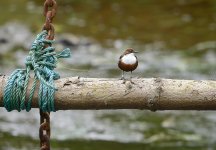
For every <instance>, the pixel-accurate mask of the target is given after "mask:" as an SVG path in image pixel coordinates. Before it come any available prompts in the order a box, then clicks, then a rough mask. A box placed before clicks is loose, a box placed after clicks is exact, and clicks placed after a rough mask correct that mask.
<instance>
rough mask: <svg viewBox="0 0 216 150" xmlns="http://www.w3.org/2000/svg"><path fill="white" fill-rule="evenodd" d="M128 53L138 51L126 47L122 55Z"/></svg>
mask: <svg viewBox="0 0 216 150" xmlns="http://www.w3.org/2000/svg"><path fill="white" fill-rule="evenodd" d="M130 53H138V52H137V51H135V50H133V49H132V48H128V49H126V50H125V52H124V55H126V54H130Z"/></svg>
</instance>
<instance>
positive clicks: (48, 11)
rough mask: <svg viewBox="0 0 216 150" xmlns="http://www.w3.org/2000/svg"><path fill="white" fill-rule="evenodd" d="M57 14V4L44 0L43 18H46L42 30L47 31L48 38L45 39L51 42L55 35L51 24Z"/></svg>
mask: <svg viewBox="0 0 216 150" xmlns="http://www.w3.org/2000/svg"><path fill="white" fill-rule="evenodd" d="M56 12H57V3H56V1H55V0H45V2H44V10H43V13H44V16H45V17H46V20H45V24H44V26H43V30H47V32H48V37H47V39H49V40H53V39H54V35H55V29H54V26H53V24H52V21H53V18H54V17H55V15H56Z"/></svg>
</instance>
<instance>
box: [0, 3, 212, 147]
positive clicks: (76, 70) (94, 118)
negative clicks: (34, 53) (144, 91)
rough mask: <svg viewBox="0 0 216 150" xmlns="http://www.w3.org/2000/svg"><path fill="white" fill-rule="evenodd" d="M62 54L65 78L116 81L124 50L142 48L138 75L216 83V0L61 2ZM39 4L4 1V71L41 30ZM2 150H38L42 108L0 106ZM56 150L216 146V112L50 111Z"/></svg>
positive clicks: (0, 50) (0, 43) (0, 33)
mask: <svg viewBox="0 0 216 150" xmlns="http://www.w3.org/2000/svg"><path fill="white" fill-rule="evenodd" d="M58 3H59V11H58V16H57V17H56V18H55V20H54V25H55V27H56V32H57V35H56V44H55V46H56V49H57V50H61V49H63V48H64V47H70V48H71V50H72V58H71V59H67V60H63V61H60V62H59V65H58V68H57V70H58V71H59V72H60V73H61V76H62V77H66V76H83V77H108V78H110V77H115V78H119V77H120V74H121V72H120V71H119V70H118V68H117V61H118V57H119V55H120V54H121V53H122V50H123V49H125V48H127V47H133V48H134V49H136V50H138V51H139V52H140V53H139V54H138V58H139V62H140V63H139V67H138V69H137V70H136V71H135V72H134V74H133V75H134V76H135V77H147V78H149V77H163V78H178V79H197V80H200V79H213V80H215V78H216V76H215V70H216V66H215V63H216V52H215V50H216V40H215V38H216V37H215V35H216V13H215V12H216V10H215V8H216V7H215V6H216V2H215V1H214V0H190V1H186V0H174V1H169V0H164V1H156V0H135V1H133V2H132V1H130V0H125V1H120V0H116V1H106V0H100V1H84V0H79V1H78V0H71V1H69V0H62V1H58ZM41 11H42V5H41V1H39V0H38V1H37V0H35V1H33V0H21V1H20V2H19V3H18V2H17V1H16V0H8V1H2V2H1V3H0V12H1V14H4V15H0V66H1V68H0V73H2V74H7V75H9V74H10V73H11V72H12V71H13V70H14V69H15V68H23V67H24V63H25V59H24V58H25V57H26V56H27V54H28V48H29V46H30V44H31V42H32V40H33V39H34V36H35V35H36V34H37V33H38V32H39V31H40V29H41V26H42V24H43V21H44V18H42V14H41ZM0 112H1V113H0V139H1V140H0V149H3V150H7V149H9V150H12V149H23V150H24V149H29V148H31V149H38V147H37V146H38V127H39V114H38V110H35V109H34V110H32V111H31V112H29V113H26V112H21V113H17V112H16V111H13V112H10V113H8V112H6V111H5V110H4V109H3V108H1V109H0ZM51 122H52V123H51V126H52V143H51V145H52V147H53V149H61V150H62V149H72V148H74V149H80V150H81V149H94V150H97V149H98V150H99V149H105V150H106V149H116V150H117V149H126V150H131V149H137V150H138V149H148V150H151V149H166V150H167V149H174V148H175V149H180V150H183V149H184V150H185V149H200V150H201V149H209V150H211V149H215V147H216V146H215V142H216V137H215V134H214V133H215V132H216V127H215V123H216V118H215V112H213V111H208V112H203V111H163V112H149V111H144V110H142V111H141V110H103V111H102V110H97V111H58V112H56V113H52V114H51ZM114 141H115V142H114Z"/></svg>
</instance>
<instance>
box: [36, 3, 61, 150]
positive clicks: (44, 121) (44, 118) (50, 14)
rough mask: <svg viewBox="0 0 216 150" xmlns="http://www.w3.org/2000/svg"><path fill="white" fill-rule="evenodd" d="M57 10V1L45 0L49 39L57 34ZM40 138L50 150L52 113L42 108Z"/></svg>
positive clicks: (41, 147)
mask: <svg viewBox="0 0 216 150" xmlns="http://www.w3.org/2000/svg"><path fill="white" fill-rule="evenodd" d="M56 11H57V3H56V1H55V0H45V2H44V10H43V13H44V16H45V17H46V20H45V24H44V25H43V28H42V29H43V30H46V31H47V32H48V36H47V37H46V38H47V39H48V40H53V39H54V36H55V29H54V26H53V24H52V21H53V18H54V17H55V15H56ZM39 138H40V149H41V150H50V113H49V112H43V111H42V110H40V128H39Z"/></svg>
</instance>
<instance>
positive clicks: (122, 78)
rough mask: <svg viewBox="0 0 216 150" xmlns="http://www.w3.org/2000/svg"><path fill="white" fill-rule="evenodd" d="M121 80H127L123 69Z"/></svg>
mask: <svg viewBox="0 0 216 150" xmlns="http://www.w3.org/2000/svg"><path fill="white" fill-rule="evenodd" d="M120 80H125V78H124V71H122V76H121V78H120Z"/></svg>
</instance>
